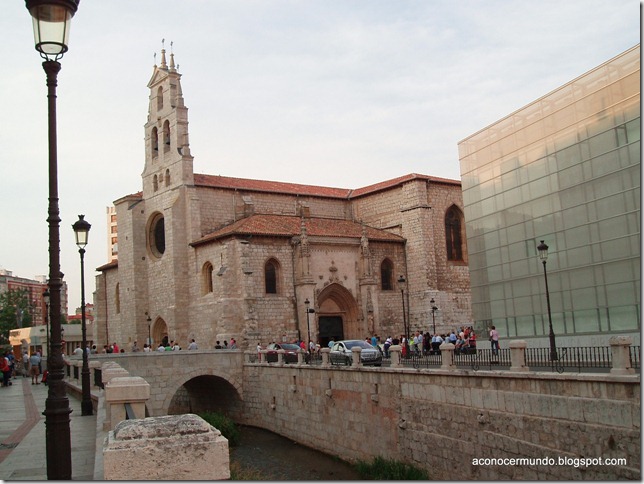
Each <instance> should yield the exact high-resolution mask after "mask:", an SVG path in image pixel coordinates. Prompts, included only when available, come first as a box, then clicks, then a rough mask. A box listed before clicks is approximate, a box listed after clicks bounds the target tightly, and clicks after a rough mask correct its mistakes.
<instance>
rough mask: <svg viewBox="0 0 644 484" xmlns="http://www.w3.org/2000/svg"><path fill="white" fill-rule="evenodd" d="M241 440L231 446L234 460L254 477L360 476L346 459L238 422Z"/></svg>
mask: <svg viewBox="0 0 644 484" xmlns="http://www.w3.org/2000/svg"><path fill="white" fill-rule="evenodd" d="M239 430H240V433H241V437H240V443H239V445H237V446H236V447H231V449H230V459H231V464H233V463H238V464H239V466H240V467H241V468H242V469H243V470H247V471H250V472H251V473H252V475H253V476H254V477H253V479H254V480H266V481H320V480H322V481H341V480H345V481H346V480H360V476H359V474H358V473H357V472H356V471H355V470H354V469H353V468H352V467H351V466H350V465H349V464H347V463H346V462H343V461H341V460H339V459H337V458H335V457H332V456H329V455H327V454H324V453H322V452H318V451H317V450H313V449H310V448H308V447H306V446H304V445H300V444H298V443H296V442H294V441H292V440H290V439H287V438H286V437H282V436H280V435H277V434H275V433H273V432H270V431H268V430H264V429H260V428H257V427H247V426H239Z"/></svg>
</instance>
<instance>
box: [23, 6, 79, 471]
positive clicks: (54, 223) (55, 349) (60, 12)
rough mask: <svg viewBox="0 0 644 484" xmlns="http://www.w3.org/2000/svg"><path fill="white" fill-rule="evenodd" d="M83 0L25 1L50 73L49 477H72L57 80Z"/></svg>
mask: <svg viewBox="0 0 644 484" xmlns="http://www.w3.org/2000/svg"><path fill="white" fill-rule="evenodd" d="M78 1H79V0H26V2H25V4H26V7H27V10H29V13H30V15H31V17H32V20H33V29H34V41H35V47H36V50H37V51H38V52H39V53H40V56H41V57H42V58H43V59H45V61H44V62H43V63H42V66H43V69H44V70H45V74H46V76H47V99H48V131H49V209H48V218H47V222H48V224H49V293H50V296H49V297H50V317H49V319H50V324H51V355H50V356H49V358H48V360H49V361H48V363H49V384H48V393H47V399H46V400H45V411H44V412H43V413H44V415H45V427H46V430H45V441H46V455H47V478H48V479H50V480H70V479H71V478H72V457H71V435H70V417H69V414H70V413H71V409H70V408H69V399H68V398H67V393H66V389H65V382H64V377H65V375H64V369H63V368H64V361H63V357H62V353H61V340H62V336H61V331H60V330H61V294H60V293H61V286H62V275H61V272H60V230H59V229H60V209H59V205H58V154H57V135H56V85H57V77H58V72H59V71H60V67H61V66H60V63H59V62H58V60H59V59H60V58H61V57H62V56H63V54H64V53H65V52H67V49H68V47H67V44H68V41H69V27H70V23H71V19H72V17H73V16H74V14H75V13H76V10H77V9H78Z"/></svg>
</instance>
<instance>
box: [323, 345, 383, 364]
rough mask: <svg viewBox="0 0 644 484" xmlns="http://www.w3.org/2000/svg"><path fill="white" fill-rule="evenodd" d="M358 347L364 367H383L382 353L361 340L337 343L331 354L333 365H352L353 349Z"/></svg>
mask: <svg viewBox="0 0 644 484" xmlns="http://www.w3.org/2000/svg"><path fill="white" fill-rule="evenodd" d="M356 347H357V348H360V349H361V351H360V362H361V363H362V364H363V365H374V366H380V365H382V352H381V351H380V350H379V349H378V348H374V347H373V346H371V345H370V344H369V343H367V342H366V341H363V340H360V339H349V340H343V341H336V342H335V343H334V344H333V346H332V347H331V353H329V357H330V359H331V363H332V364H335V365H350V364H351V362H352V361H353V356H352V348H356Z"/></svg>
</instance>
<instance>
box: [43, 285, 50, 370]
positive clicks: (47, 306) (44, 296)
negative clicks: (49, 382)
mask: <svg viewBox="0 0 644 484" xmlns="http://www.w3.org/2000/svg"><path fill="white" fill-rule="evenodd" d="M42 300H43V301H44V302H45V327H46V329H47V370H49V353H50V349H49V348H50V347H51V345H50V344H49V289H45V290H44V291H43V292H42Z"/></svg>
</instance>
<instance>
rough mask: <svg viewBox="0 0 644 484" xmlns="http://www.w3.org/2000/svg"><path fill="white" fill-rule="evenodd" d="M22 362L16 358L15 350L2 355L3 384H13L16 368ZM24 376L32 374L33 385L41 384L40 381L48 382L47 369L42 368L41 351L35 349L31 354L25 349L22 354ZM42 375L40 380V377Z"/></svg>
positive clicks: (0, 364) (0, 362)
mask: <svg viewBox="0 0 644 484" xmlns="http://www.w3.org/2000/svg"><path fill="white" fill-rule="evenodd" d="M19 363H20V362H18V361H17V360H16V357H15V356H14V354H13V350H9V351H7V352H5V354H4V356H2V357H0V376H1V377H2V386H3V387H8V386H10V385H11V384H12V382H11V377H12V376H14V375H17V374H18V372H17V371H16V369H17V368H18V369H20V367H19V366H17V365H18V364H19ZM21 373H22V376H23V377H25V378H26V377H27V376H31V384H32V385H40V383H45V384H47V373H48V372H47V371H46V370H45V371H44V372H43V370H42V356H41V354H40V351H35V352H34V353H32V354H31V355H29V353H27V352H26V351H25V353H23V355H22V372H21ZM41 375H42V378H41V380H40V381H38V378H39V377H40V376H41Z"/></svg>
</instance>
